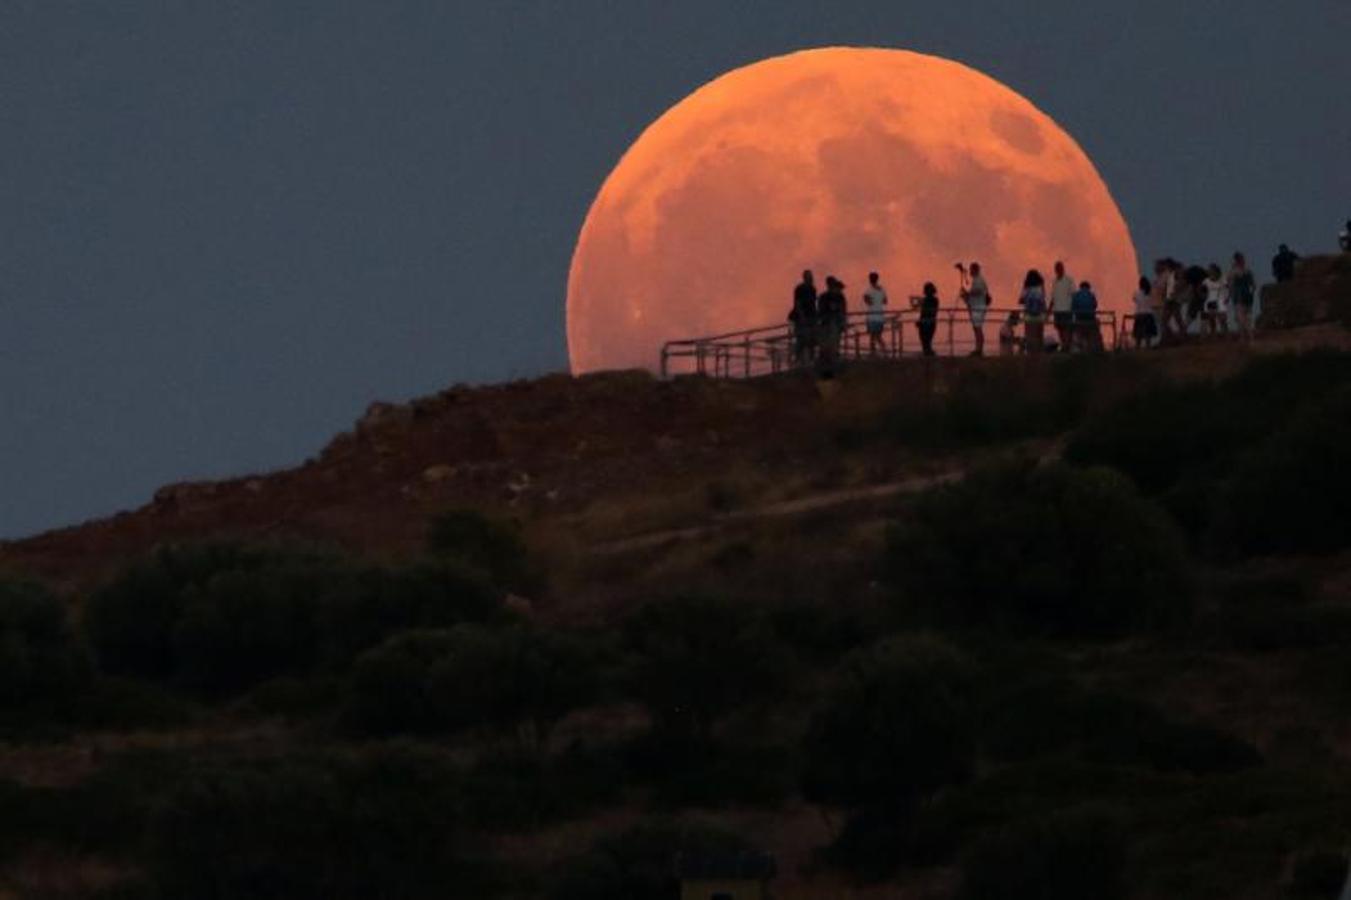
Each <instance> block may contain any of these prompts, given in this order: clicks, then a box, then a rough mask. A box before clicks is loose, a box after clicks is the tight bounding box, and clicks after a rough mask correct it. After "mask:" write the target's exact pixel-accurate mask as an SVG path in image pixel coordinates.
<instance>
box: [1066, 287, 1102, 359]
mask: <svg viewBox="0 0 1351 900" xmlns="http://www.w3.org/2000/svg"><path fill="white" fill-rule="evenodd" d="M1070 312H1071V313H1072V314H1073V316H1074V331H1073V337H1072V340H1073V343H1074V344H1076V345H1078V347H1079V349H1080V350H1086V351H1094V352H1096V351H1098V350H1101V349H1102V333H1101V332H1100V331H1098V295H1097V294H1095V293H1093V285H1091V284H1089V283H1088V282H1087V281H1081V282H1080V283H1079V290H1077V291H1075V292H1074V296H1073V297H1071V298H1070ZM1070 349H1074V347H1073V346H1071V348H1070Z"/></svg>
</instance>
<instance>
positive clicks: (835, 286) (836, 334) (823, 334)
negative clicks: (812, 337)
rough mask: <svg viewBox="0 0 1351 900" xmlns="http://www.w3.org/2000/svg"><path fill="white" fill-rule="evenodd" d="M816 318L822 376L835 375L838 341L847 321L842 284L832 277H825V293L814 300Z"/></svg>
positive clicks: (838, 349)
mask: <svg viewBox="0 0 1351 900" xmlns="http://www.w3.org/2000/svg"><path fill="white" fill-rule="evenodd" d="M816 318H817V331H818V333H819V335H820V337H819V340H820V342H821V348H820V353H819V356H818V362H819V363H820V364H821V372H822V374H823V375H826V376H830V375H833V374H834V373H835V364H836V362H838V361H839V358H840V339H841V338H842V337H843V336H844V326H845V322H846V321H847V320H848V309H847V308H846V304H845V300H844V282H843V281H840V280H839V279H838V278H836V277H835V276H834V275H827V276H826V292H825V293H824V294H822V295H821V296H820V297H817V298H816Z"/></svg>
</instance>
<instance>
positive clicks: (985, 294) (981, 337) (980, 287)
mask: <svg viewBox="0 0 1351 900" xmlns="http://www.w3.org/2000/svg"><path fill="white" fill-rule="evenodd" d="M957 268H958V270H959V271H961V273H962V280H963V282H964V285H963V287H962V300H963V301H965V302H966V310H967V312H968V313H969V314H970V315H971V330H972V332H973V333H974V334H975V337H976V349H975V350H972V351H971V355H972V356H984V355H985V314H986V313H987V312H989V311H990V286H989V285H988V284H986V282H985V276H984V275H982V274H981V273H980V263H978V262H973V263H972V264H971V280H970V281H969V282H967V281H966V269H964V268H962V264H961V263H958V264H957Z"/></svg>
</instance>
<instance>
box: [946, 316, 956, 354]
mask: <svg viewBox="0 0 1351 900" xmlns="http://www.w3.org/2000/svg"><path fill="white" fill-rule="evenodd" d="M956 318H957V314H956V313H955V312H953V311H952V310H948V356H956V355H957V343H956V334H955V332H956V328H955V322H956Z"/></svg>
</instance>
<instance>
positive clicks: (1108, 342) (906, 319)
mask: <svg viewBox="0 0 1351 900" xmlns="http://www.w3.org/2000/svg"><path fill="white" fill-rule="evenodd" d="M1011 313H1018V314H1019V317H1020V319H1021V318H1022V310H1021V309H1016V308H1000V307H995V308H992V309H989V310H987V311H986V314H985V324H984V328H983V331H984V334H985V348H986V349H985V352H986V355H989V356H993V355H996V354H1000V353H1008V352H1022V348H1023V326H1022V324H1021V323H1020V324H1019V325H1018V326H1017V333H1016V335H1015V340H1014V341H1013V342H1012V343H1011V344H1002V343H1001V342H1000V338H999V332H1000V328H1001V326H1002V325H1003V324H1004V323H1005V322H1006V321H1007V320H1008V317H1009V315H1010V314H1011ZM1046 318H1047V321H1046V323H1045V326H1044V332H1045V335H1046V339H1047V340H1048V341H1049V340H1050V339H1051V338H1053V337H1054V336H1055V335H1056V331H1055V327H1054V325H1053V324H1052V322H1051V317H1050V316H1049V315H1048V316H1047V317H1046ZM1095 318H1096V331H1095V332H1094V333H1095V334H1096V335H1097V341H1096V343H1097V345H1098V346H1100V347H1101V348H1102V349H1104V350H1116V349H1118V348H1120V347H1121V346H1123V343H1122V338H1123V335H1124V334H1127V332H1126V327H1127V320H1128V319H1129V318H1130V317H1129V316H1128V317H1124V318H1119V317H1118V316H1117V314H1116V313H1115V312H1112V311H1110V310H1108V311H1103V312H1099V313H1097V314H1096V317H1095ZM867 320H868V313H866V312H855V313H850V314H849V315H848V317H847V321H846V323H845V327H844V330H843V332H842V333H841V335H840V345H839V347H840V352H839V355H840V358H841V359H868V358H878V359H902V358H905V357H915V356H920V355H921V354H922V353H923V348H922V345H921V342H920V336H919V330H918V327H917V326H918V325H919V321H920V313H919V311H918V310H913V309H907V310H897V311H892V312H887V313H885V314H884V315H883V316H882V334H881V346H880V347H879V348H877V349H876V350H874V348H873V344H872V340H871V337H870V335H869V333H868V326H867ZM1079 327H1080V328H1081V329H1082V328H1083V327H1084V326H1083V325H1082V324H1081V325H1080V326H1079ZM1089 327H1092V326H1089ZM1127 336H1128V335H1127ZM795 343H796V341H795V333H794V328H793V326H792V325H791V324H789V323H784V324H782V325H770V326H766V327H763V328H750V329H747V330H745V331H730V332H727V333H725V334H717V335H711V336H709V337H700V338H686V339H682V340H675V341H667V342H666V343H665V344H663V345H662V348H661V375H662V377H663V378H669V377H671V376H673V375H685V374H690V375H707V376H710V377H714V378H755V377H757V376H761V375H773V374H777V373H779V372H784V371H788V370H790V369H794V368H798V367H799V366H801V365H804V362H803V361H801V360H799V359H798V358H797V354H796V353H795V350H796V346H795ZM975 347H976V336H975V331H974V328H973V324H972V318H971V313H970V311H968V310H966V309H964V308H963V309H944V310H939V311H938V314H937V316H936V317H934V337H933V350H934V353H935V354H937V355H941V356H960V355H963V354H967V353H970V352H971V351H973V350H974V349H975ZM805 364H807V365H810V361H808V362H806V363H805Z"/></svg>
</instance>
